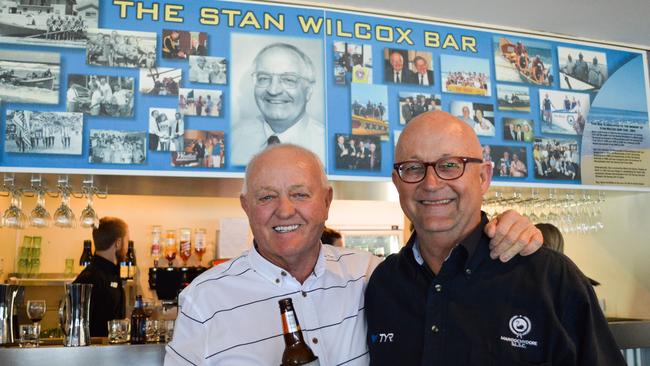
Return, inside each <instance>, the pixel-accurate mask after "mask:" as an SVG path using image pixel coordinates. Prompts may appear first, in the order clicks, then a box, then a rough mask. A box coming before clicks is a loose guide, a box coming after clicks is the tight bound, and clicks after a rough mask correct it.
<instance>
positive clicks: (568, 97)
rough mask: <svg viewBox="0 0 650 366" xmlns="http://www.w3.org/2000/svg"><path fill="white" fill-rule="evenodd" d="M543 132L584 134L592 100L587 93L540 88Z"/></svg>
mask: <svg viewBox="0 0 650 366" xmlns="http://www.w3.org/2000/svg"><path fill="white" fill-rule="evenodd" d="M539 105H540V114H541V123H542V132H543V133H557V134H562V135H582V131H583V130H584V129H585V123H586V121H587V117H588V115H589V107H590V106H591V101H590V98H589V94H587V93H575V92H569V91H562V90H544V89H540V90H539Z"/></svg>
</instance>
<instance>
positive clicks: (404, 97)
mask: <svg viewBox="0 0 650 366" xmlns="http://www.w3.org/2000/svg"><path fill="white" fill-rule="evenodd" d="M441 104H442V101H441V99H440V94H425V93H412V92H399V111H400V113H399V124H400V125H405V124H407V123H409V121H410V120H411V119H413V118H415V117H417V116H419V115H420V114H422V113H424V112H429V111H439V110H442V106H441Z"/></svg>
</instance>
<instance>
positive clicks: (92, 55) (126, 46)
mask: <svg viewBox="0 0 650 366" xmlns="http://www.w3.org/2000/svg"><path fill="white" fill-rule="evenodd" d="M156 52H157V51H156V33H153V32H135V31H125V30H115V29H91V30H90V31H88V43H87V44H86V63H87V64H88V65H95V66H110V67H131V68H136V67H139V68H151V67H155V66H156Z"/></svg>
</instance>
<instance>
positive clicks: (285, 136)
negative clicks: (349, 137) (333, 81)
mask: <svg viewBox="0 0 650 366" xmlns="http://www.w3.org/2000/svg"><path fill="white" fill-rule="evenodd" d="M253 68H254V71H253V73H252V78H253V95H254V97H255V104H256V105H257V109H258V110H259V112H260V115H259V116H258V117H257V118H255V119H250V120H242V121H237V123H235V124H234V125H233V132H232V136H233V137H232V140H233V141H235V144H233V148H232V153H231V155H232V163H233V164H235V165H245V164H246V163H248V161H249V160H250V159H251V158H252V156H253V155H254V154H255V153H257V152H259V151H260V150H262V149H264V148H265V147H267V146H269V145H273V144H278V143H292V144H297V145H300V146H302V147H305V148H307V149H309V150H312V151H313V152H315V153H316V154H317V155H318V157H319V158H320V159H321V161H325V126H324V124H323V123H322V122H321V121H318V120H316V119H315V118H313V117H311V116H310V115H309V114H308V113H307V104H308V103H309V101H310V100H311V97H312V94H313V92H314V84H315V83H316V79H315V70H314V64H313V63H312V60H311V58H310V57H309V56H308V55H307V54H305V53H304V52H303V51H301V50H300V49H299V48H298V47H296V46H294V45H291V44H288V43H272V44H270V45H268V46H266V47H264V48H263V49H262V50H261V51H260V52H259V53H258V54H257V56H256V57H255V59H254V60H253ZM247 108H249V107H247Z"/></svg>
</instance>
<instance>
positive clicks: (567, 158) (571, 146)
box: [533, 138, 580, 181]
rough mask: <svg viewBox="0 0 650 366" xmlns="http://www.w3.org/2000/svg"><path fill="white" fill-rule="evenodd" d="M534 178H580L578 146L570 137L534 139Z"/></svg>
mask: <svg viewBox="0 0 650 366" xmlns="http://www.w3.org/2000/svg"><path fill="white" fill-rule="evenodd" d="M533 161H534V162H535V178H537V179H549V180H577V181H579V180H580V148H579V147H578V141H576V140H571V139H550V138H547V139H535V143H534V144H533Z"/></svg>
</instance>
